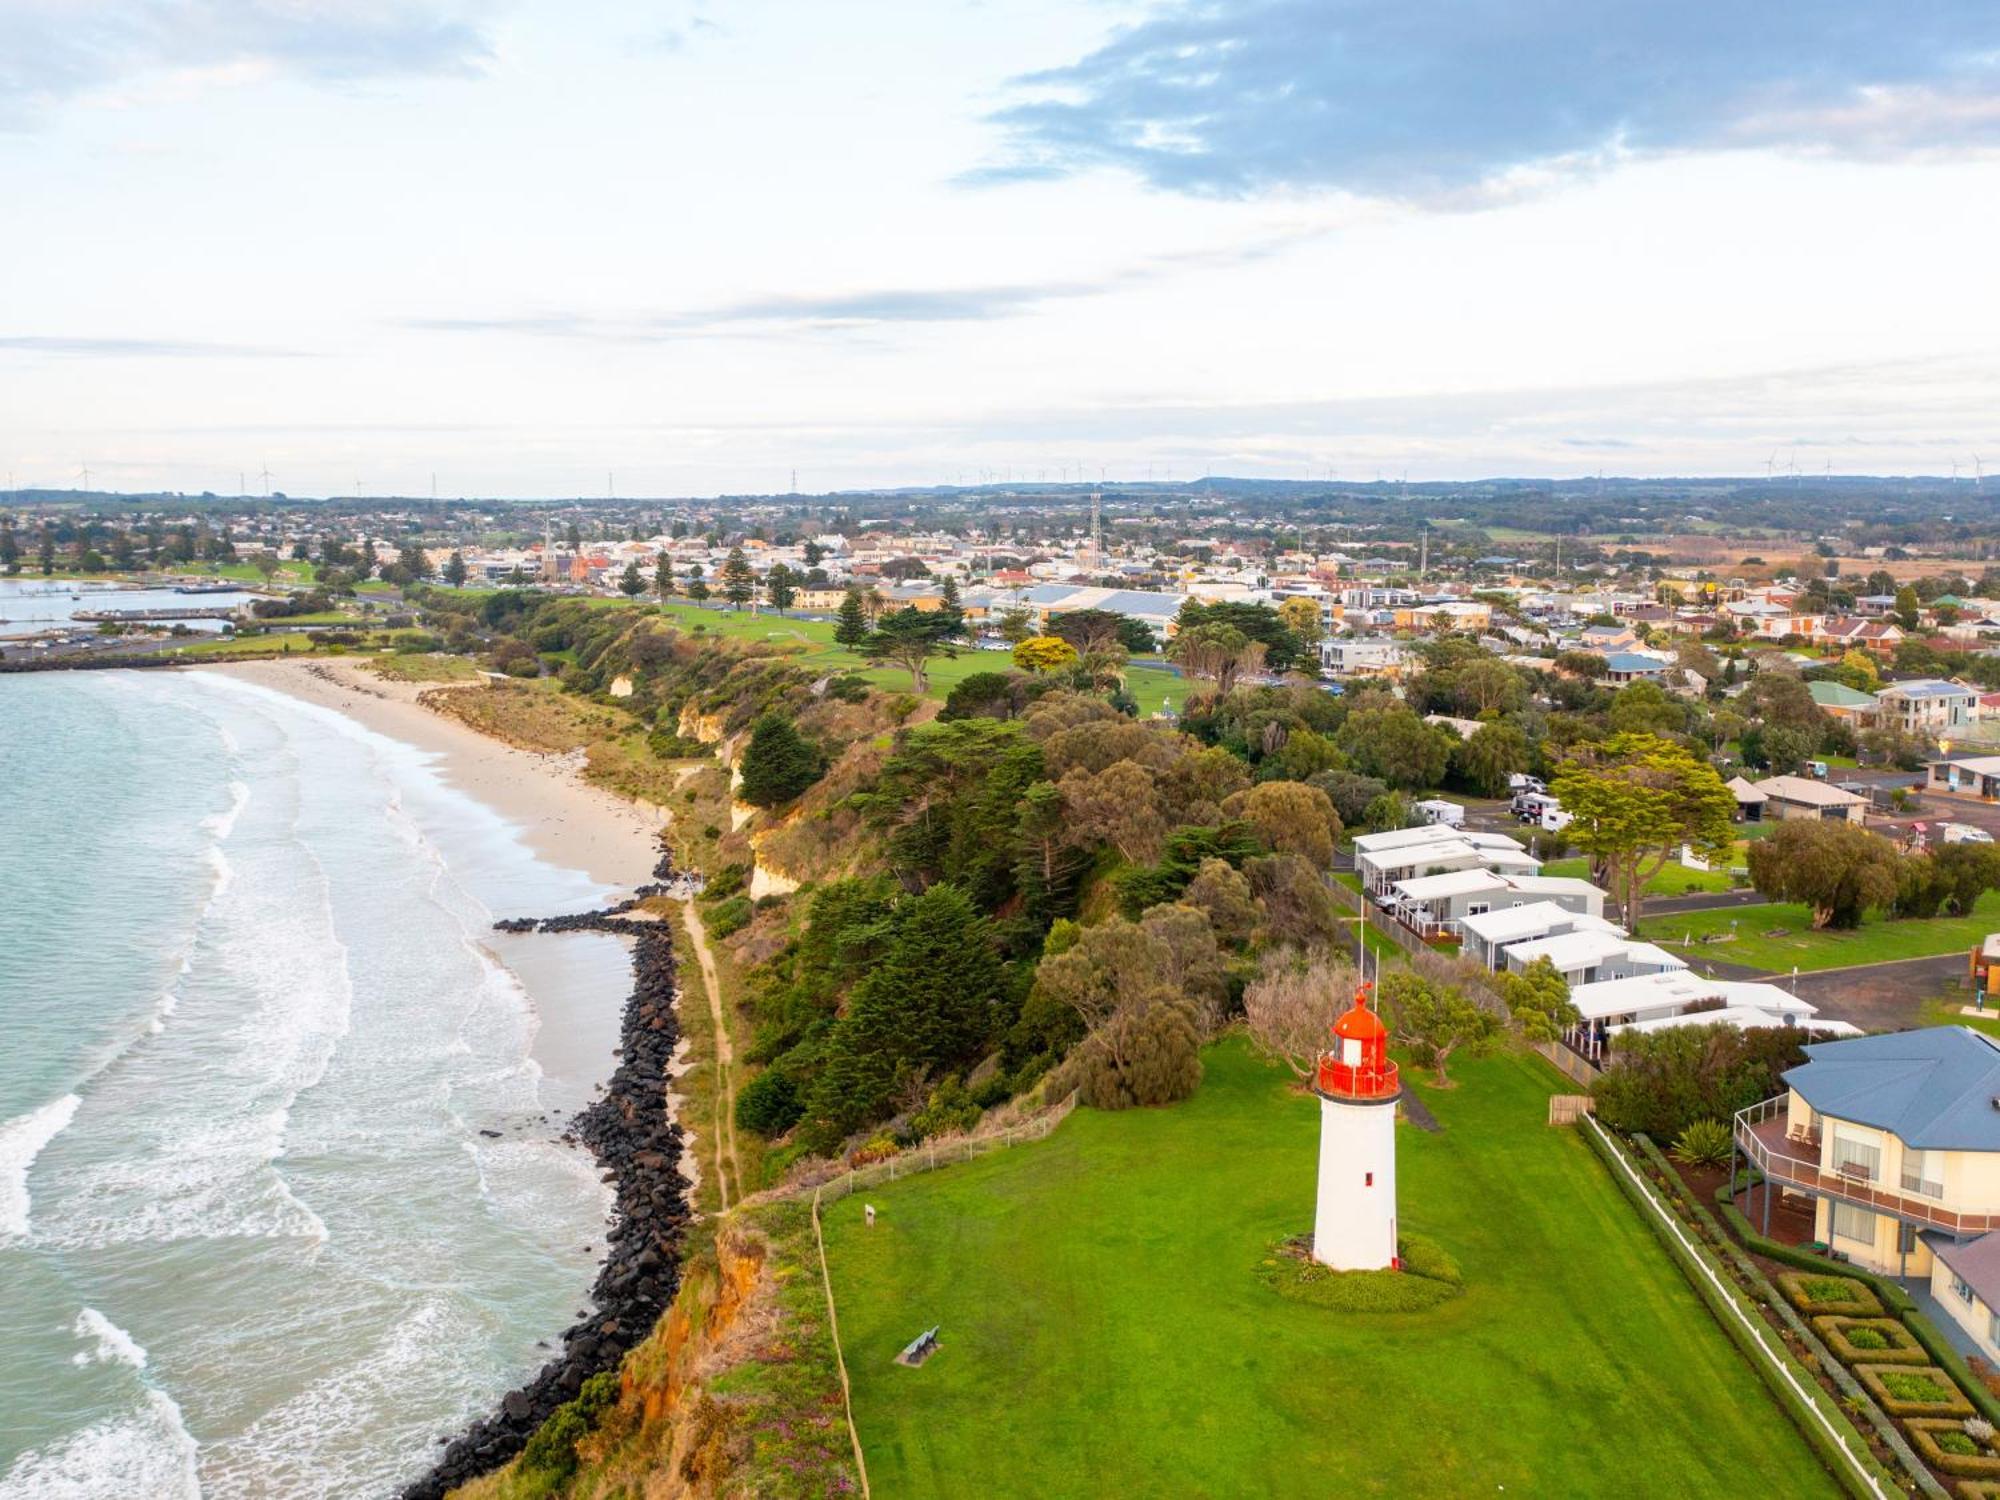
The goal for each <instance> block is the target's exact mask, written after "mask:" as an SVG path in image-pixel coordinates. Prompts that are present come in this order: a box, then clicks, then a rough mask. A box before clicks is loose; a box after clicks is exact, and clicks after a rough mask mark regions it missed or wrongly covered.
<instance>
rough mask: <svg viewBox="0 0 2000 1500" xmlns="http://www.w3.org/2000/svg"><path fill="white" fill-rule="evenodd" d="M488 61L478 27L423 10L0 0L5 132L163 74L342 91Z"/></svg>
mask: <svg viewBox="0 0 2000 1500" xmlns="http://www.w3.org/2000/svg"><path fill="white" fill-rule="evenodd" d="M490 55H491V48H490V45H489V43H488V41H487V38H486V35H485V32H484V30H483V29H482V27H481V26H480V24H479V23H478V20H477V19H476V17H474V16H473V15H470V14H462V13H459V12H457V11H454V10H452V9H449V8H447V7H446V6H445V5H443V4H436V3H424V0H178V3H166V0H93V3H92V4H90V5H88V6H77V5H73V4H70V3H66V0H0V128H15V129H18V128H23V127H25V126H27V125H29V124H32V123H33V122H34V121H35V120H36V119H37V118H38V117H39V116H40V114H41V113H42V111H44V110H45V109H46V108H48V107H49V106H51V105H54V104H58V103H61V102H63V101H65V100H69V99H73V98H76V97H78V96H79V95H84V94H87V93H90V92H92V91H94V90H98V89H102V88H105V87H108V86H112V85H116V84H121V83H124V82H126V81H128V80H132V79H135V78H141V77H146V76H149V75H154V74H160V73H188V72H192V73H198V74H204V75H229V74H239V75H240V74H246V73H248V74H273V73H275V74H283V75H289V76H295V77H301V78H306V79H310V80H314V81H318V82H323V83H336V84H337V83H348V82H354V81H358V80H364V79H378V78H393V77H398V76H409V75H420V74H469V73H473V72H476V71H477V70H478V69H479V68H480V67H482V66H483V65H484V64H485V62H486V61H487V60H488V58H489V56H490Z"/></svg>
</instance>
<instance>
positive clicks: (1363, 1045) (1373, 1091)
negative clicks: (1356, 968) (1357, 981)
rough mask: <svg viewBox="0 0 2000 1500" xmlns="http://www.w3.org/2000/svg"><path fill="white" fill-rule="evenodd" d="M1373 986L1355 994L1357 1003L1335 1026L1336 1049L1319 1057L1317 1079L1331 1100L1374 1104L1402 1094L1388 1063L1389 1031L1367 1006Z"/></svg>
mask: <svg viewBox="0 0 2000 1500" xmlns="http://www.w3.org/2000/svg"><path fill="white" fill-rule="evenodd" d="M1373 988H1374V986H1373V985H1372V984H1363V985H1362V986H1361V987H1360V988H1359V989H1357V990H1356V991H1355V992H1354V1004H1353V1005H1352V1006H1351V1007H1349V1009H1348V1010H1347V1012H1346V1013H1345V1014H1344V1015H1342V1016H1341V1017H1340V1018H1339V1019H1338V1020H1337V1021H1335V1022H1334V1023H1333V1050H1332V1051H1330V1052H1322V1053H1320V1055H1319V1069H1318V1076H1317V1078H1316V1080H1315V1082H1316V1085H1317V1087H1318V1090H1319V1092H1320V1093H1321V1094H1323V1095H1325V1096H1326V1097H1328V1098H1331V1099H1351V1100H1354V1101H1356V1102H1357V1103H1363V1102H1365V1103H1373V1102H1376V1101H1378V1100H1387V1099H1394V1098H1395V1097H1396V1096H1397V1095H1398V1094H1400V1093H1401V1092H1402V1081H1401V1080H1400V1078H1398V1076H1397V1073H1396V1065H1395V1064H1394V1063H1393V1062H1391V1061H1389V1028H1388V1027H1387V1026H1385V1025H1383V1024H1382V1018H1381V1017H1380V1016H1379V1015H1377V1014H1376V1013H1375V1012H1374V1011H1373V1010H1371V1009H1370V1008H1369V1005H1368V992H1369V991H1370V990H1371V989H1373Z"/></svg>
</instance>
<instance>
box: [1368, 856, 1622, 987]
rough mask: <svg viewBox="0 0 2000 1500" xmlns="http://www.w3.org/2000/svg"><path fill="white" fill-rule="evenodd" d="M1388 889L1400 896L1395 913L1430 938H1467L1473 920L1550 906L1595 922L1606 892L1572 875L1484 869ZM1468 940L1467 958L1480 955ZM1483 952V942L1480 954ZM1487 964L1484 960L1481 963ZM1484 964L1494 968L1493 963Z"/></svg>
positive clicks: (1430, 877)
mask: <svg viewBox="0 0 2000 1500" xmlns="http://www.w3.org/2000/svg"><path fill="white" fill-rule="evenodd" d="M1390 890H1392V891H1393V892H1395V895H1396V906H1395V907H1394V911H1395V913H1396V915H1397V916H1398V917H1399V918H1400V919H1401V920H1402V921H1403V922H1404V923H1405V924H1406V925H1408V926H1409V927H1411V928H1413V929H1415V930H1416V931H1417V932H1419V933H1421V934H1422V935H1423V936H1425V937H1426V938H1431V937H1451V936H1457V935H1462V934H1466V933H1468V931H1469V929H1468V928H1467V927H1466V924H1467V923H1468V922H1469V921H1470V920H1471V919H1473V918H1477V917H1485V916H1490V915H1492V914H1494V913H1497V912H1503V911H1516V910H1523V909H1533V908H1536V907H1543V906H1547V907H1553V908H1555V909H1556V910H1558V911H1562V912H1568V913H1577V914H1581V915H1584V916H1588V917H1592V918H1597V917H1602V916H1603V914H1604V892H1603V891H1601V890H1599V889H1598V888H1597V887H1596V886H1594V885H1592V884H1591V883H1590V882H1589V881H1587V880H1580V879H1578V878H1577V877H1575V876H1573V875H1509V874H1502V873H1501V872H1499V871H1497V870H1489V869H1485V868H1477V869H1466V870H1452V871H1449V872H1447V873H1446V874H1442V875H1419V876H1416V877H1414V878H1412V879H1409V880H1398V881H1396V882H1394V883H1393V884H1392V885H1391V886H1390ZM1553 930H1555V929H1554V928H1553V927H1548V928H1538V929H1534V930H1533V931H1532V932H1530V931H1529V930H1527V929H1523V930H1522V931H1521V933H1520V935H1521V936H1530V935H1532V936H1542V935H1545V934H1546V933H1547V932H1549V931H1553ZM1466 942H1467V948H1466V953H1467V956H1468V957H1474V956H1477V955H1475V954H1474V952H1473V948H1472V940H1471V938H1470V936H1467V937H1466ZM1485 951H1486V948H1485V946H1484V945H1483V943H1482V945H1481V947H1480V949H1479V952H1480V953H1482V954H1483V953H1484V952H1485ZM1484 961H1485V960H1484V959H1483V958H1482V959H1481V962H1484ZM1486 966H1487V967H1488V968H1489V969H1490V968H1492V967H1494V965H1493V964H1491V963H1488V964H1487V965H1486Z"/></svg>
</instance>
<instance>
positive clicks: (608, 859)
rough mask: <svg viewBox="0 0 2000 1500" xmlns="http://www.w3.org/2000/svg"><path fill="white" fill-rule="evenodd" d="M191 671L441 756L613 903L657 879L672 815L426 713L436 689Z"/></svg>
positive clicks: (336, 664) (448, 770) (308, 666)
mask: <svg viewBox="0 0 2000 1500" xmlns="http://www.w3.org/2000/svg"><path fill="white" fill-rule="evenodd" d="M182 665H183V666H184V667H185V666H187V664H182ZM189 669H190V670H197V671H204V672H223V673H227V674H228V675H230V676H232V677H241V678H243V679H244V680H246V681H249V682H255V683H259V684H261V685H262V686H264V687H268V688H274V689H276V690H277V691H279V692H281V693H285V694H288V695H289V696H291V697H294V698H298V699H301V700H303V701H304V702H307V703H313V704H317V705H319V706H320V707H322V708H330V709H333V710H335V711H336V712H338V713H342V714H345V715H347V716H348V717H349V718H351V719H353V720H354V721H355V722H356V723H358V724H361V725H363V726H364V727H366V728H369V729H372V730H374V731H376V732H377V733H378V734H383V735H387V736H388V737H389V738H390V739H393V740H400V741H402V742H403V743H404V744H406V745H412V746H415V747H416V748H417V749H419V750H423V751H426V752H428V753H430V754H432V755H435V756H437V757H438V760H437V766H436V769H437V771H438V773H439V775H440V776H441V777H442V778H443V779H444V781H445V783H446V784H447V785H449V786H451V787H453V788H455V789H456V790H458V791H460V792H463V793H464V794H465V795H466V796H468V797H471V798H472V799H473V800H474V801H476V802H483V803H484V804H485V805H486V806H488V807H490V808H491V809H492V810H493V811H494V812H496V813H498V814H499V815H500V816H501V817H503V818H505V819H506V820H507V821H508V822H509V823H512V824H513V825H514V826H515V827H517V828H519V829H520V830H521V833H522V837H523V839H524V841H525V842H526V843H527V845H528V847H529V848H530V849H532V850H533V851H534V852H535V853H536V854H537V855H539V856H540V857H541V858H543V859H545V860H547V861H548V862H549V863H551V864H558V865H566V866H568V867H569V868H570V869H573V870H581V871H583V872H584V873H585V874H586V875H588V876H590V878H591V879H592V880H594V881H596V882H598V883H599V884H600V885H602V886H603V887H604V888H605V891H606V892H607V895H611V893H615V895H613V896H612V899H617V898H619V897H622V896H624V895H625V894H627V893H628V892H630V891H631V890H633V889H634V888H636V887H638V886H641V885H644V884H645V883H647V882H648V881H650V880H651V879H653V866H654V863H655V861H656V860H657V859H658V857H659V855H658V850H657V843H656V840H657V835H658V833H659V831H660V829H661V827H663V826H664V823H665V815H664V813H663V812H660V811H658V810H655V809H651V808H649V807H647V806H645V805H643V804H640V803H636V802H628V801H626V800H625V799H624V798H622V797H619V796H617V795H615V794H613V793H611V792H607V791H605V790H604V789H603V788H602V787H595V786H591V785H590V784H589V783H588V782H586V781H584V780H583V779H582V778H581V777H580V776H579V775H578V774H577V771H576V768H575V767H574V766H573V765H571V764H570V763H569V762H567V761H566V760H565V759H564V757H562V756H558V755H543V754H537V753H536V752H534V751H532V750H523V749H520V748H519V747H517V746H514V745H509V744H505V743H503V742H502V741H500V740H496V739H493V738H492V737H490V736H488V735H484V734H481V733H480V732H479V731H478V730H476V729H474V728H473V727H472V726H471V725H469V724H465V723H461V722H460V721H459V720H457V719H454V718H450V717H448V716H446V715H444V714H440V713H435V712H433V711H432V710H430V709H428V708H425V707H424V706H423V704H421V703H419V702H418V701H417V699H418V696H419V694H421V693H423V692H425V691H428V690H430V689H431V688H433V687H435V686H436V684H431V683H408V682H392V681H390V680H388V679H386V678H380V677H377V676H375V675H374V674H373V673H371V672H369V671H368V670H366V669H365V668H364V667H363V666H361V664H360V663H359V662H358V661H276V660H260V661H238V662H215V663H212V664H205V665H202V666H199V667H192V668H189Z"/></svg>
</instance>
